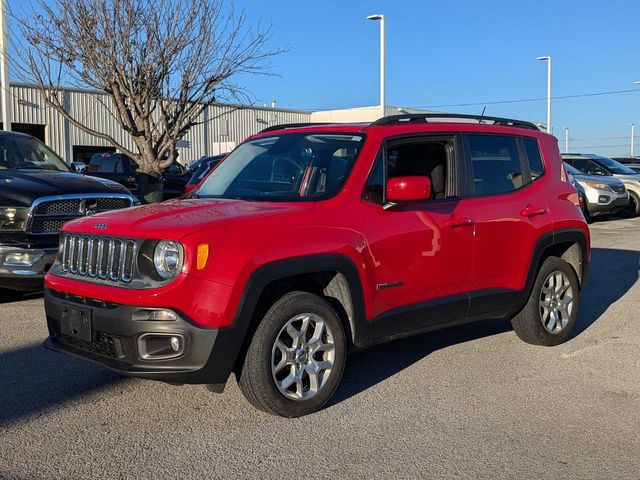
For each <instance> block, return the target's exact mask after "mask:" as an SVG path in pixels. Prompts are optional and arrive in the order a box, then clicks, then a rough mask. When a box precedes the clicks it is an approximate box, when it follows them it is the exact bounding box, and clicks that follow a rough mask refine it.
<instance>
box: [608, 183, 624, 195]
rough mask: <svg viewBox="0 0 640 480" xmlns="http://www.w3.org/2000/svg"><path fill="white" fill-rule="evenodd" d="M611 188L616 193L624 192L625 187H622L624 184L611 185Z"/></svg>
mask: <svg viewBox="0 0 640 480" xmlns="http://www.w3.org/2000/svg"><path fill="white" fill-rule="evenodd" d="M611 190H613V191H614V192H616V193H624V191H625V190H626V189H625V188H624V185H611Z"/></svg>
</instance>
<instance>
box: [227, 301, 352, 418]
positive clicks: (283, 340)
mask: <svg viewBox="0 0 640 480" xmlns="http://www.w3.org/2000/svg"><path fill="white" fill-rule="evenodd" d="M346 350H347V343H346V338H345V333H344V329H343V328H342V323H341V322H340V319H339V318H338V316H337V314H336V313H335V311H334V310H333V309H332V308H331V306H330V305H329V304H328V303H327V302H326V301H325V300H324V299H323V298H322V297H319V296H317V295H313V294H311V293H306V292H291V293H288V294H286V295H285V296H283V297H282V298H281V299H280V300H278V301H277V302H276V303H274V304H273V306H272V307H271V308H270V309H269V311H268V312H267V313H266V315H265V316H264V318H263V319H262V321H261V322H260V324H259V325H258V328H257V329H256V332H255V334H254V335H253V338H252V339H251V343H250V345H249V348H248V350H247V353H246V355H245V359H244V363H243V366H242V370H241V372H240V378H239V385H240V389H241V390H242V393H243V394H244V396H245V397H246V398H247V400H248V401H249V402H250V403H251V404H252V405H253V406H255V407H256V408H258V409H260V410H263V411H265V412H267V413H271V414H274V415H280V416H283V417H299V416H302V415H307V414H309V413H313V412H315V411H317V410H319V409H320V408H322V406H323V405H324V404H325V403H326V402H327V401H328V400H329V399H330V398H331V396H332V395H333V393H334V392H335V390H336V388H337V387H338V384H339V383H340V379H341V378H342V372H343V370H344V364H345V360H346Z"/></svg>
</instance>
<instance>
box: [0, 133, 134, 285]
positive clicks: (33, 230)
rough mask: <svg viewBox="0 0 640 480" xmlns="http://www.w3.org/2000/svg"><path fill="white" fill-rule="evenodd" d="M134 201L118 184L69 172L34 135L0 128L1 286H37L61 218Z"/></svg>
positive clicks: (49, 260) (47, 264) (49, 258)
mask: <svg viewBox="0 0 640 480" xmlns="http://www.w3.org/2000/svg"><path fill="white" fill-rule="evenodd" d="M134 203H135V199H134V197H133V196H132V195H131V194H130V193H129V192H128V191H127V189H126V188H125V187H123V186H122V185H120V184H118V183H115V182H112V181H110V180H107V179H103V178H93V177H90V176H84V175H78V174H77V173H74V172H73V171H72V169H71V168H70V167H69V166H68V165H67V164H66V163H65V162H64V160H62V159H61V158H60V157H59V156H58V155H56V154H55V153H54V152H53V150H51V149H50V148H49V147H47V146H46V145H45V144H43V143H42V142H40V141H39V140H37V139H35V138H34V137H31V136H29V135H25V134H22V133H13V132H0V288H9V289H13V290H23V289H33V288H40V287H41V286H42V281H43V278H44V274H45V273H46V271H47V270H48V269H49V267H50V266H51V264H52V263H53V260H54V258H55V256H56V253H57V251H58V243H59V241H58V232H59V230H60V227H62V225H63V224H64V223H65V222H67V221H69V220H72V219H75V218H78V217H82V216H86V215H93V214H96V213H101V212H106V211H108V210H115V209H120V208H126V207H130V206H132V205H133V204H134ZM78 248H81V247H80V246H78ZM74 268H75V269H78V268H80V269H81V268H82V266H81V265H76V266H75V267H74Z"/></svg>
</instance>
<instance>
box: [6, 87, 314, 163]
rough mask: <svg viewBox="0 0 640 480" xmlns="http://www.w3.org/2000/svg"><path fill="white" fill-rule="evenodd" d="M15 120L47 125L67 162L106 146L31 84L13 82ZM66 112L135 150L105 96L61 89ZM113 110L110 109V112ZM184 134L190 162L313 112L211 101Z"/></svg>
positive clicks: (183, 157) (49, 138) (183, 151)
mask: <svg viewBox="0 0 640 480" xmlns="http://www.w3.org/2000/svg"><path fill="white" fill-rule="evenodd" d="M11 92H12V94H13V102H12V103H13V122H14V123H26V124H35V125H45V141H46V143H47V144H48V145H49V146H50V147H52V148H53V149H54V150H55V151H56V152H57V153H58V154H59V155H61V156H62V157H63V158H64V159H65V160H66V161H68V162H70V161H72V155H73V146H75V145H82V146H107V145H109V143H108V142H107V141H106V140H102V139H100V138H97V137H95V136H93V135H90V134H88V133H86V132H84V131H83V130H82V129H80V128H78V127H76V126H74V125H71V124H70V123H69V122H68V121H67V120H65V119H64V117H63V116H62V115H60V114H59V113H57V112H56V111H55V110H54V109H52V108H49V107H46V106H45V105H44V101H43V99H42V97H41V95H40V93H39V92H38V90H37V89H36V88H34V87H31V86H28V85H19V84H17V85H12V86H11ZM64 95H65V97H64V98H65V105H66V108H67V109H68V111H69V112H70V113H71V114H72V115H73V116H74V117H75V118H77V119H79V120H80V121H81V122H82V123H83V124H86V125H87V126H89V127H90V128H92V129H94V130H97V131H100V132H103V133H106V134H108V135H110V136H112V137H113V138H115V139H116V140H117V141H119V142H122V143H123V145H124V146H125V147H128V148H132V149H133V148H134V145H133V142H132V141H131V138H130V136H129V135H128V134H127V133H126V132H125V131H124V130H123V129H122V128H121V127H120V125H119V123H118V122H117V121H116V119H115V118H114V116H113V113H114V112H115V110H114V108H113V104H112V101H111V99H110V97H109V96H107V95H105V94H100V93H96V92H91V91H79V90H73V89H69V90H65V91H64ZM112 112H113V113H112ZM200 121H201V122H202V123H201V124H199V125H196V126H195V127H193V128H192V129H191V131H190V132H189V133H188V134H187V135H186V137H185V139H184V140H185V142H183V143H184V146H182V147H181V148H180V149H179V151H180V158H179V159H180V161H181V162H182V163H185V164H188V163H191V162H193V161H194V160H197V159H198V158H200V157H202V156H204V155H214V154H216V153H224V152H226V151H227V150H229V149H230V148H232V147H234V146H235V145H237V144H238V143H240V142H241V141H242V140H244V139H245V138H247V137H248V136H250V135H253V134H255V133H257V132H259V131H260V130H262V129H263V128H265V127H267V126H270V125H276V124H280V123H300V122H309V121H311V112H306V111H302V110H286V109H278V108H263V107H242V108H238V107H231V106H226V105H212V106H209V107H207V109H206V111H205V112H204V113H203V114H202V115H201V118H200Z"/></svg>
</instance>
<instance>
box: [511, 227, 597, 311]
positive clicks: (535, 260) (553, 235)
mask: <svg viewBox="0 0 640 480" xmlns="http://www.w3.org/2000/svg"><path fill="white" fill-rule="evenodd" d="M562 243H576V244H578V245H579V246H580V253H581V258H580V271H578V272H576V274H577V276H578V281H579V282H580V289H584V286H585V285H586V283H587V279H588V277H589V243H588V240H587V236H586V235H585V233H584V232H583V231H582V230H580V229H577V228H568V229H561V230H555V231H553V232H549V233H547V234H545V235H543V236H542V237H540V238H539V239H538V242H537V243H536V246H535V247H534V249H533V254H532V256H531V263H530V264H529V271H528V273H527V280H526V283H525V288H524V290H523V291H522V292H521V293H520V299H519V301H518V302H517V304H518V308H517V310H515V311H512V312H510V316H513V315H515V314H516V313H518V312H519V311H520V310H521V309H522V307H524V305H525V304H526V303H527V301H528V300H529V295H531V290H532V289H533V284H534V283H535V281H536V276H537V274H538V270H540V267H541V266H542V262H543V261H544V258H546V255H545V254H546V252H547V251H548V250H549V249H550V248H553V247H554V246H556V245H560V244H562Z"/></svg>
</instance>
